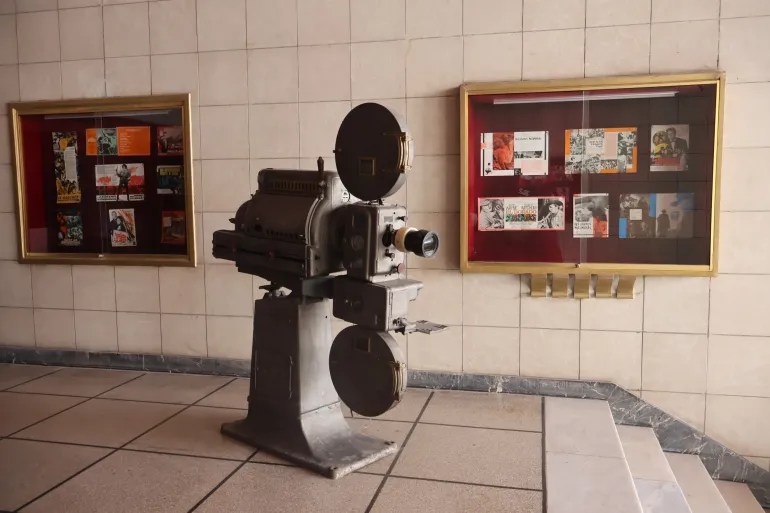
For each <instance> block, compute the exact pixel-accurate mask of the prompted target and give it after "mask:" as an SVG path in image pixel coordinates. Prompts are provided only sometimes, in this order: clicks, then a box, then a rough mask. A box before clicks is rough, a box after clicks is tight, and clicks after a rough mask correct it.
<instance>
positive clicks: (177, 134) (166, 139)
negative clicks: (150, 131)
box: [158, 126, 184, 156]
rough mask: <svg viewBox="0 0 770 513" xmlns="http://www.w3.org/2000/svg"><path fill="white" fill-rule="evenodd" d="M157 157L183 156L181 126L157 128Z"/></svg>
mask: <svg viewBox="0 0 770 513" xmlns="http://www.w3.org/2000/svg"><path fill="white" fill-rule="evenodd" d="M158 155H161V156H166V155H184V137H183V135H182V127H181V126H159V127H158Z"/></svg>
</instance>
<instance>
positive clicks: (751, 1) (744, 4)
mask: <svg viewBox="0 0 770 513" xmlns="http://www.w3.org/2000/svg"><path fill="white" fill-rule="evenodd" d="M719 14H720V15H721V16H722V18H739V17H744V16H766V15H770V4H768V3H767V2H765V0H722V1H721V4H720V13H719Z"/></svg>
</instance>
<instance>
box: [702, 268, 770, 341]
mask: <svg viewBox="0 0 770 513" xmlns="http://www.w3.org/2000/svg"><path fill="white" fill-rule="evenodd" d="M768 287H770V276H760V275H754V276H741V275H737V274H723V275H721V276H718V277H716V278H712V280H711V320H710V321H711V322H710V328H711V333H712V334H720V335H758V336H770V316H768V315H767V311H768V300H767V297H766V295H765V292H766V291H767V290H768Z"/></svg>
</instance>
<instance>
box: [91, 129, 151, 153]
mask: <svg viewBox="0 0 770 513" xmlns="http://www.w3.org/2000/svg"><path fill="white" fill-rule="evenodd" d="M149 154H150V127H148V126H128V127H120V126H119V127H117V128H87V129H86V155H93V156H102V155H118V156H121V157H133V156H143V155H149Z"/></svg>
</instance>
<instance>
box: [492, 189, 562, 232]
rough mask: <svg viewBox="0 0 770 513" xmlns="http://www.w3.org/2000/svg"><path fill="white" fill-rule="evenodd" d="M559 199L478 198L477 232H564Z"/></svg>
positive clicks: (560, 199) (548, 197)
mask: <svg viewBox="0 0 770 513" xmlns="http://www.w3.org/2000/svg"><path fill="white" fill-rule="evenodd" d="M564 204H565V201H564V198H563V197H561V196H547V197H517V198H479V207H478V209H479V210H478V229H479V231H496V230H564Z"/></svg>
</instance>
